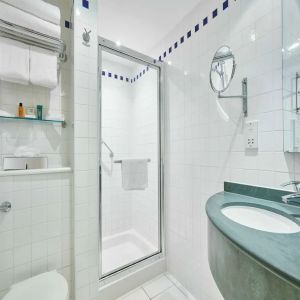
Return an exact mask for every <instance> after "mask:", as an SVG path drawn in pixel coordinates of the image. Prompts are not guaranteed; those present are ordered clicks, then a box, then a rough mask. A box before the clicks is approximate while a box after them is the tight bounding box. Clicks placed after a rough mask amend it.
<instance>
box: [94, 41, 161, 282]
mask: <svg viewBox="0 0 300 300" xmlns="http://www.w3.org/2000/svg"><path fill="white" fill-rule="evenodd" d="M98 45H99V46H98V66H99V68H98V80H99V105H98V106H99V110H98V118H99V133H98V144H99V162H98V163H99V257H100V261H99V267H100V265H102V261H101V260H102V228H101V217H102V212H101V208H102V188H101V157H102V153H101V143H102V118H101V116H102V107H101V106H102V51H106V52H110V53H112V54H114V55H117V56H120V57H123V58H126V59H129V60H133V61H136V62H138V63H141V64H144V65H148V66H151V67H152V68H154V69H156V70H157V71H158V79H157V86H158V95H157V98H158V113H157V121H158V184H159V186H158V204H159V211H158V213H159V216H158V220H159V224H158V229H159V232H158V238H159V245H158V248H159V249H158V251H157V252H155V253H153V254H151V255H149V256H147V257H143V258H140V259H138V260H136V261H133V262H131V263H130V264H128V265H125V266H122V267H121V268H118V269H116V270H113V271H112V272H109V273H107V274H101V271H99V273H100V278H99V279H100V282H103V283H104V284H105V283H106V282H107V281H111V280H114V279H115V278H119V277H120V276H122V273H123V272H124V271H128V270H131V269H132V271H135V270H136V269H137V268H139V267H143V266H145V265H147V264H150V263H152V262H154V261H156V260H158V259H160V258H162V257H164V256H165V234H164V233H165V228H164V152H165V143H164V138H165V134H164V133H165V110H164V64H163V63H162V62H159V61H158V62H156V61H155V60H154V59H153V58H151V57H149V56H146V55H144V54H141V53H139V52H136V51H134V50H131V49H129V48H127V47H124V46H118V45H116V43H114V42H112V41H109V40H107V39H104V38H102V37H98ZM126 274H128V272H126ZM104 280H105V282H104Z"/></svg>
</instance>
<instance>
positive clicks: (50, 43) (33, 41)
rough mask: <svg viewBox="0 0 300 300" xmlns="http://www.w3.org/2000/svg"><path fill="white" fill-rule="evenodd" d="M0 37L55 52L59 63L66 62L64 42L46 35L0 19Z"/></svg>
mask: <svg viewBox="0 0 300 300" xmlns="http://www.w3.org/2000/svg"><path fill="white" fill-rule="evenodd" d="M0 36H2V37H6V38H9V39H12V40H15V41H18V42H22V43H25V44H27V45H32V46H36V47H39V48H43V49H46V50H49V51H52V52H55V53H57V54H58V57H59V59H60V60H61V61H66V60H67V56H66V45H65V43H64V41H62V40H60V39H57V38H55V37H52V36H49V35H47V34H43V33H40V32H37V31H34V30H31V29H29V28H26V27H23V26H19V25H16V24H13V23H10V22H7V21H4V20H2V19H0Z"/></svg>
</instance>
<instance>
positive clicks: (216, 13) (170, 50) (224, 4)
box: [154, 0, 236, 62]
mask: <svg viewBox="0 0 300 300" xmlns="http://www.w3.org/2000/svg"><path fill="white" fill-rule="evenodd" d="M229 1H233V2H236V0H223V2H222V7H221V8H220V9H219V8H215V9H214V10H213V11H212V12H211V14H207V16H206V17H204V18H203V19H202V27H201V24H200V23H197V24H196V25H194V32H195V33H196V32H198V31H200V29H201V28H203V27H205V26H207V25H208V23H209V20H211V19H215V18H217V17H218V16H219V15H220V12H222V11H225V10H226V9H228V7H229ZM209 16H211V17H209ZM191 28H193V27H191ZM191 36H192V30H189V31H188V32H187V33H186V38H187V39H189V38H191ZM184 42H185V35H183V36H181V37H180V38H179V39H178V40H177V41H175V42H174V44H173V47H172V46H170V47H169V48H168V51H164V52H163V54H162V55H160V56H159V58H158V59H157V60H154V62H156V61H160V62H163V60H162V57H164V58H166V55H165V54H166V53H167V54H171V53H173V52H174V51H175V50H176V49H177V48H178V47H179V45H180V44H183V43H184ZM173 50H174V51H173Z"/></svg>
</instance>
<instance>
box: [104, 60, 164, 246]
mask: <svg viewBox="0 0 300 300" xmlns="http://www.w3.org/2000/svg"><path fill="white" fill-rule="evenodd" d="M102 68H103V70H108V71H110V72H112V73H113V74H124V75H126V76H128V77H129V78H133V77H135V76H136V75H137V74H139V73H140V72H141V70H142V69H143V68H145V67H144V66H142V65H137V66H136V67H135V68H133V69H132V68H129V67H128V66H127V67H124V66H122V65H121V64H120V62H118V63H116V62H112V61H107V60H105V59H103V61H102ZM157 76H158V74H157V72H156V70H153V69H149V71H148V72H146V73H145V75H144V76H142V77H140V78H139V79H138V80H137V81H135V82H133V83H128V82H126V81H121V80H119V79H114V78H113V77H112V78H110V77H107V76H105V77H104V76H102V86H101V90H102V103H101V104H102V108H101V110H102V120H101V127H102V139H103V140H104V141H105V142H106V143H107V144H108V145H109V147H111V149H112V150H113V152H114V154H115V155H114V159H113V160H121V159H123V158H124V159H125V158H150V159H151V162H150V163H149V164H148V172H149V187H148V188H147V189H146V190H143V191H124V189H123V188H122V176H121V164H111V163H112V160H111V159H110V157H109V151H108V149H107V148H106V147H105V146H104V145H102V153H103V154H102V159H101V160H102V219H101V222H102V226H103V227H102V229H103V236H104V237H105V236H108V235H112V234H116V233H120V232H123V231H126V230H129V229H134V230H135V231H137V232H138V233H140V234H142V236H143V237H145V238H146V239H147V240H148V241H149V242H151V243H152V244H153V245H155V246H156V245H157V241H158V240H157V239H158V234H157V233H158V212H159V209H158V204H159V203H158V160H157V156H158V97H157Z"/></svg>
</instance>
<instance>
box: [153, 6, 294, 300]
mask: <svg viewBox="0 0 300 300" xmlns="http://www.w3.org/2000/svg"><path fill="white" fill-rule="evenodd" d="M223 2H224V1H221V0H214V1H202V3H201V4H199V6H198V7H196V8H195V9H194V10H193V12H192V13H191V14H190V15H188V16H187V17H186V18H185V19H184V20H183V21H182V22H181V23H180V24H179V25H178V26H177V27H176V28H175V29H174V30H173V31H172V32H171V33H170V34H169V35H168V36H166V38H165V39H164V40H163V41H162V42H161V43H160V44H159V46H158V47H157V48H156V49H154V51H153V55H154V56H155V57H158V56H159V55H161V54H162V53H163V52H164V51H165V50H166V49H169V47H170V46H171V45H173V44H174V42H176V41H179V39H180V37H181V36H182V35H185V37H186V33H187V32H188V30H190V29H191V30H192V36H191V37H190V38H189V39H187V38H185V42H184V43H183V44H180V43H179V46H178V48H177V49H176V50H173V52H172V54H171V55H168V56H167V58H166V60H170V61H171V62H172V65H168V68H167V72H166V102H167V103H166V105H167V109H166V110H167V133H166V135H167V154H166V161H167V164H166V180H165V183H166V230H167V233H166V235H167V259H168V271H170V272H171V273H172V274H173V275H174V276H175V277H176V278H177V279H178V280H180V281H181V283H182V284H184V286H185V287H186V288H188V289H189V290H190V291H191V292H192V293H193V294H194V295H195V297H196V298H197V299H221V298H222V297H221V295H220V293H219V292H218V289H217V287H216V285H215V283H214V281H213V278H212V276H211V274H210V270H209V266H208V258H207V233H206V232H207V217H206V213H205V203H206V201H207V199H208V198H209V197H210V196H211V195H212V194H214V193H216V192H219V191H221V190H223V182H224V181H225V180H231V181H238V182H242V183H248V184H259V185H266V186H272V187H275V188H278V187H279V185H280V183H282V182H284V181H287V180H289V179H291V178H293V177H297V176H298V172H299V158H298V157H296V156H294V155H292V154H284V153H283V120H282V80H281V72H282V65H281V64H282V58H281V2H280V1H277V0H272V1H271V0H266V1H258V0H253V1H247V0H238V1H233V0H230V1H229V7H228V9H226V10H225V11H223V10H222V4H223ZM215 8H218V16H217V17H216V18H215V19H213V18H212V11H213V10H214V9H215ZM206 16H208V24H207V25H206V26H205V27H203V26H202V19H203V18H205V17H206ZM199 22H200V30H199V31H198V32H197V33H194V26H195V25H196V24H197V23H199ZM222 45H229V46H230V47H231V48H232V50H233V53H234V55H235V58H236V63H237V70H236V75H235V77H234V79H233V82H232V85H231V87H230V88H229V89H228V91H226V93H225V94H227V95H230V94H233V95H238V94H240V93H241V80H242V78H243V77H248V91H249V103H248V105H249V116H248V117H247V119H246V120H258V121H259V149H258V151H246V150H245V146H244V122H245V119H244V117H243V116H242V107H241V101H240V100H238V99H232V100H230V99H229V100H226V101H222V102H221V105H222V107H223V108H224V110H225V111H226V113H227V114H228V115H229V117H230V120H229V121H228V122H225V121H224V120H223V119H222V118H221V116H220V115H219V114H218V112H217V109H216V102H215V101H216V94H214V92H213V91H212V89H211V88H210V84H209V71H210V62H211V60H212V58H213V56H214V53H215V51H216V50H217V48H218V47H220V46H222ZM220 251H222V250H221V249H220Z"/></svg>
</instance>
